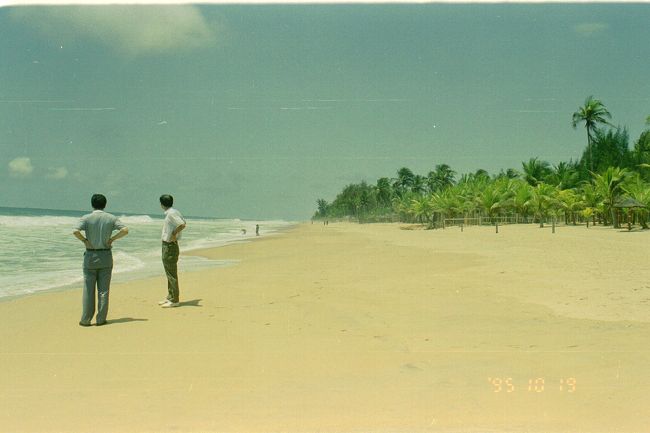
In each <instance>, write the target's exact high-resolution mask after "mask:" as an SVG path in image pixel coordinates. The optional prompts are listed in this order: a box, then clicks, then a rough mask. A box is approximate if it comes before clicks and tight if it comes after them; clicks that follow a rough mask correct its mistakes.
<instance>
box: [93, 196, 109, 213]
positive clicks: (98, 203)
mask: <svg viewBox="0 0 650 433" xmlns="http://www.w3.org/2000/svg"><path fill="white" fill-rule="evenodd" d="M90 204H91V206H92V207H93V209H98V210H104V208H105V207H106V197H104V195H103V194H93V196H92V197H91V198H90Z"/></svg>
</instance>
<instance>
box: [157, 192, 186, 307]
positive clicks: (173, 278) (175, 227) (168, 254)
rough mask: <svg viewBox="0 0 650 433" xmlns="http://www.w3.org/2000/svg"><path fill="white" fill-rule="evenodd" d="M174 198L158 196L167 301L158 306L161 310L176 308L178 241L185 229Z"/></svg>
mask: <svg viewBox="0 0 650 433" xmlns="http://www.w3.org/2000/svg"><path fill="white" fill-rule="evenodd" d="M173 205H174V197H172V196H171V195H169V194H163V195H161V196H160V207H161V208H162V209H163V210H164V211H165V221H164V222H163V229H162V262H163V266H164V267H165V274H166V275H167V299H165V300H163V301H160V302H159V303H158V305H160V306H161V307H163V308H172V307H178V305H179V290H178V254H179V250H178V240H179V239H180V238H181V231H183V229H185V219H184V218H183V215H181V213H180V212H179V211H178V210H176V209H174V208H173V207H172V206H173Z"/></svg>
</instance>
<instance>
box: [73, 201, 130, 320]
mask: <svg viewBox="0 0 650 433" xmlns="http://www.w3.org/2000/svg"><path fill="white" fill-rule="evenodd" d="M90 204H91V206H92V207H93V212H92V213H89V214H87V215H84V216H83V217H81V219H80V220H79V223H78V224H77V226H76V227H75V228H74V231H73V232H72V234H73V235H74V236H75V237H76V238H77V239H79V240H80V241H81V242H83V243H84V245H85V246H86V252H85V253H84V262H83V271H84V289H83V295H82V313H81V320H80V321H79V325H81V326H90V321H91V320H92V318H93V316H94V315H95V288H97V317H96V319H95V324H96V325H97V326H102V325H105V324H106V316H107V315H108V293H109V289H110V285H111V274H112V272H113V253H112V251H111V248H112V247H113V242H115V241H116V240H118V239H120V238H123V237H124V236H126V235H127V234H128V233H129V229H128V228H127V227H126V226H125V225H124V224H122V222H121V221H120V220H119V218H117V217H116V216H115V215H111V214H109V213H107V212H104V208H105V207H106V197H104V196H103V195H102V194H94V195H93V196H92V197H91V199H90ZM115 230H118V232H117V233H116V234H115V235H114V236H113V235H112V233H113V232H114V231H115ZM82 231H83V232H84V233H85V235H86V236H85V237H84V235H82V234H81V232H82Z"/></svg>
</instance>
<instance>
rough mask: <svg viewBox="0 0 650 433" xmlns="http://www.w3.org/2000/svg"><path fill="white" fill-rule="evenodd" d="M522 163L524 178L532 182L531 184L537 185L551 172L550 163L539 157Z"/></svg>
mask: <svg viewBox="0 0 650 433" xmlns="http://www.w3.org/2000/svg"><path fill="white" fill-rule="evenodd" d="M521 165H522V167H523V169H524V179H525V180H526V182H528V183H529V184H530V186H536V185H537V184H538V183H540V182H543V181H544V179H546V177H547V176H548V175H549V174H551V168H550V165H549V163H548V162H546V161H542V160H540V159H537V157H535V158H530V159H529V160H528V162H522V163H521Z"/></svg>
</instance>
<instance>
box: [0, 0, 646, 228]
mask: <svg viewBox="0 0 650 433" xmlns="http://www.w3.org/2000/svg"><path fill="white" fill-rule="evenodd" d="M648 22H650V4H616V5H603V4H582V5H575V4H554V5H552V4H510V5H505V4H493V5H478V4H465V5H459V4H451V5H450V4H448V5H443V4H430V5H320V6H317V5H302V6H288V5H267V6H235V5H228V6H216V5H211V6H192V5H183V6H164V7H163V6H139V7H138V6H130V7H127V6H102V7H90V6H76V7H23V8H1V9H0V206H17V207H42V208H58V209H86V208H87V207H88V201H89V197H90V195H91V194H92V193H94V192H103V193H105V194H106V195H107V196H108V198H109V208H110V209H113V210H115V211H118V210H119V211H127V212H135V213H139V212H142V213H155V212H158V210H159V207H158V204H157V197H158V196H159V195H160V194H162V193H171V194H173V195H174V196H175V197H176V201H177V204H178V207H179V208H180V209H181V210H182V211H184V213H186V214H189V215H200V216H211V217H224V218H226V217H228V218H230V217H238V218H250V219H255V218H259V219H264V218H285V219H307V218H309V216H310V215H311V214H312V213H313V211H314V209H315V201H316V199H317V198H325V199H327V200H331V199H333V198H334V196H335V195H336V193H337V192H339V191H340V190H341V189H342V188H343V187H344V186H345V185H346V184H348V183H351V182H359V181H361V180H366V181H368V182H372V183H374V182H375V181H376V179H377V178H378V177H382V176H394V175H395V173H396V171H397V169H399V168H400V167H403V166H407V167H409V168H411V169H412V170H413V171H415V172H416V173H420V174H426V173H427V172H428V171H429V170H431V169H433V167H434V166H435V165H436V164H440V163H447V164H449V165H451V166H452V168H453V169H455V170H456V171H458V172H460V173H462V172H468V171H474V170H476V169H477V168H483V169H486V170H488V171H489V172H491V173H493V172H498V171H499V170H500V169H502V168H508V167H514V168H520V167H521V161H523V160H527V159H528V158H530V157H533V156H538V157H540V158H542V159H545V160H548V161H550V162H551V163H557V162H559V161H561V160H568V159H570V158H574V159H576V158H578V157H579V155H580V154H581V152H582V150H583V148H584V146H585V141H586V140H585V132H584V130H583V129H582V128H579V129H578V130H574V129H573V128H572V127H571V124H570V120H571V114H572V113H573V112H574V111H575V110H576V109H577V108H578V106H579V105H581V104H582V103H583V102H584V100H585V98H586V97H587V96H589V95H594V96H595V97H597V98H598V99H601V100H602V101H603V102H604V103H605V105H606V106H607V108H608V109H609V110H610V112H611V113H612V115H613V123H614V124H617V125H621V126H625V127H627V128H628V130H629V132H630V139H631V141H632V142H633V141H634V140H636V138H638V136H639V134H640V133H641V131H642V130H643V128H644V121H645V118H646V116H648V115H650V81H649V79H648V77H649V75H648V72H649V71H650V45H649V44H648V41H649V40H650V26H648V25H647V23H648Z"/></svg>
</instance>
